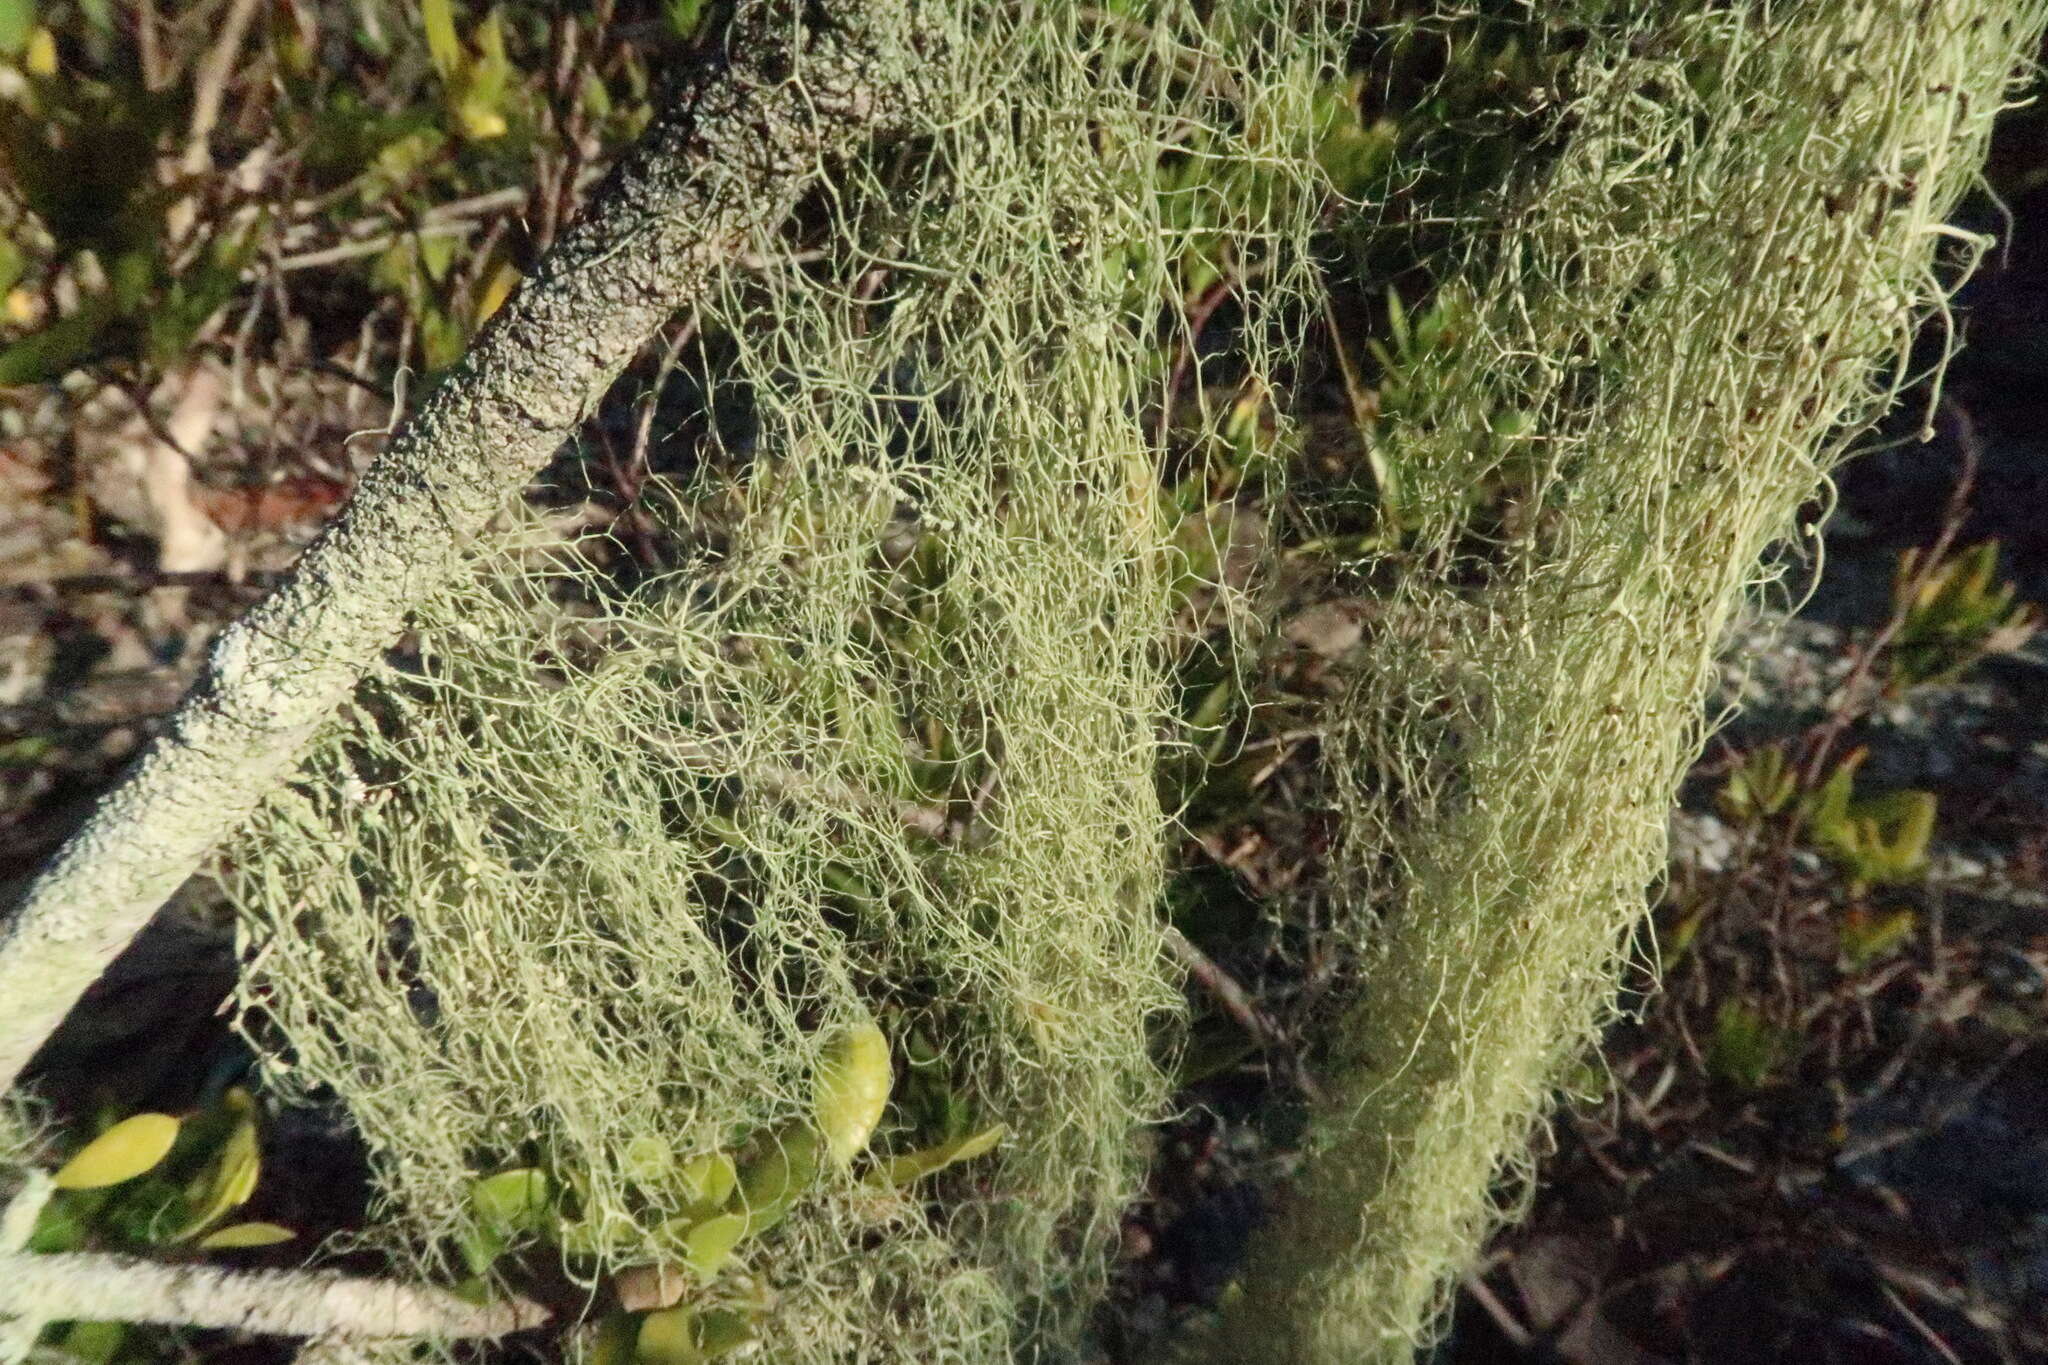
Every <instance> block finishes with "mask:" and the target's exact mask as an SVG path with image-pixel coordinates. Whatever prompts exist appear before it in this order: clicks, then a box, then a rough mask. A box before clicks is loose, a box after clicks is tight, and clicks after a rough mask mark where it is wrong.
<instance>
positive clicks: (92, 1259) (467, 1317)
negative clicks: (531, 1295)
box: [0, 1251, 548, 1340]
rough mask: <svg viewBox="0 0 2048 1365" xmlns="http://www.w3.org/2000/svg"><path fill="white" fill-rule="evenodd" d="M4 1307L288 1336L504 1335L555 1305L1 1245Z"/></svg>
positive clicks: (60, 1316)
mask: <svg viewBox="0 0 2048 1365" xmlns="http://www.w3.org/2000/svg"><path fill="white" fill-rule="evenodd" d="M0 1312H5V1313H22V1314H31V1313H33V1314H40V1315H42V1316H43V1317H45V1318H47V1319H49V1320H50V1321H52V1322H66V1321H71V1320H75V1319H90V1320H92V1321H95V1322H149V1323H162V1324H165V1325H168V1326H189V1327H226V1328H235V1329H239V1330H242V1331H245V1332H274V1333H277V1334H279V1335H283V1336H325V1337H359V1338H369V1339H372V1340H376V1339H382V1338H386V1337H392V1336H439V1337H500V1336H504V1335H505V1334H506V1333H507V1332H519V1331H524V1330H525V1329H527V1328H529V1327H538V1326H540V1325H541V1324H542V1323H544V1322H546V1321H547V1320H548V1312H547V1310H546V1309H544V1308H542V1307H541V1306H540V1305H538V1304H535V1303H531V1302H529V1301H527V1300H525V1299H511V1300H508V1301H505V1302H500V1303H487V1304H477V1303H471V1302H470V1301H469V1300H467V1299H462V1298H457V1297H456V1296H455V1295H453V1294H451V1293H449V1292H448V1291H447V1290H445V1289H422V1288H416V1287H414V1286H412V1285H404V1284H395V1283H393V1282H392V1281H389V1280H370V1279H362V1278H359V1277H356V1276H352V1275H338V1274H335V1273H333V1272H331V1271H319V1270H245V1271H233V1270H222V1269H221V1268H220V1267H218V1266H208V1265H160V1264H158V1263H156V1262H154V1261H144V1260H138V1259H136V1258H135V1257H133V1256H108V1255H103V1254H100V1253H97V1252H83V1251H80V1252H64V1253H61V1254H57V1255H51V1256H37V1255H34V1254H31V1253H25V1252H0Z"/></svg>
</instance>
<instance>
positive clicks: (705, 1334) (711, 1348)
mask: <svg viewBox="0 0 2048 1365" xmlns="http://www.w3.org/2000/svg"><path fill="white" fill-rule="evenodd" d="M753 1339H754V1320H753V1319H752V1318H751V1317H750V1316H748V1315H747V1314H745V1313H741V1312H737V1311H735V1310H734V1309H730V1308H714V1309H712V1310H711V1311H710V1312H708V1313H706V1314H704V1315H703V1316H702V1317H700V1318H698V1319H697V1349H698V1350H700V1351H702V1352H703V1353H704V1358H705V1359H706V1360H716V1359H718V1358H719V1357H720V1356H724V1355H730V1354H731V1353H732V1352H734V1351H737V1350H738V1349H739V1348H740V1347H742V1346H744V1345H746V1344H747V1343H748V1342H750V1341H752V1340H753Z"/></svg>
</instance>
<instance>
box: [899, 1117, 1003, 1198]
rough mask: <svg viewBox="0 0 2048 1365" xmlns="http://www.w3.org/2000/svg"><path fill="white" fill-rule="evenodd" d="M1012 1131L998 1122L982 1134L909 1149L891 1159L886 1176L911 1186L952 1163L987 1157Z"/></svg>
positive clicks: (973, 1134)
mask: <svg viewBox="0 0 2048 1365" xmlns="http://www.w3.org/2000/svg"><path fill="white" fill-rule="evenodd" d="M1009 1132H1010V1130H1009V1128H1008V1127H1006V1126H1005V1125H1003V1124H1000V1123H998V1124H996V1125H995V1126H994V1127H992V1128H984V1129H982V1130H981V1131H980V1132H978V1133H972V1134H969V1135H968V1136H967V1137H964V1138H955V1139H954V1140H953V1141H951V1142H942V1143H940V1144H939V1145H938V1146H936V1147H925V1148H922V1149H920V1150H918V1151H915V1152H905V1153H904V1154H903V1155H902V1156H899V1157H892V1158H890V1160H889V1162H888V1164H887V1165H885V1166H882V1167H881V1168H880V1171H881V1174H882V1178H883V1179H884V1180H886V1181H887V1182H888V1183H889V1184H891V1185H908V1184H909V1183H910V1182H911V1181H913V1180H922V1179H923V1178H924V1177H925V1176H928V1175H931V1174H933V1173H934V1172H937V1171H943V1170H945V1169H946V1167H948V1166H952V1165H957V1164H958V1163H960V1162H962V1161H972V1160H974V1158H976V1157H978V1156H986V1155H987V1154H988V1153H990V1152H993V1151H994V1150H995V1149H996V1148H997V1146H999V1145H1000V1144H1001V1143H1002V1140H1003V1139H1004V1138H1005V1137H1007V1136H1009Z"/></svg>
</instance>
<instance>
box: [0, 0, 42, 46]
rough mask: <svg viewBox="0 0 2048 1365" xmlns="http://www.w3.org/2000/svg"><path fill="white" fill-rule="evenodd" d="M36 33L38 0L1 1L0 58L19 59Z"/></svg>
mask: <svg viewBox="0 0 2048 1365" xmlns="http://www.w3.org/2000/svg"><path fill="white" fill-rule="evenodd" d="M35 31H36V0H0V57H19V56H20V55H21V53H22V49H24V48H26V47H27V46H28V40H29V35H30V34H32V33H34V32H35Z"/></svg>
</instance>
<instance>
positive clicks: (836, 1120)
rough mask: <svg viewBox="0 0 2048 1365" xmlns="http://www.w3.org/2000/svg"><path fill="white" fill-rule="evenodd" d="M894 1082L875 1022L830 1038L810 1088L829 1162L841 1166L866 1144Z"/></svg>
mask: <svg viewBox="0 0 2048 1365" xmlns="http://www.w3.org/2000/svg"><path fill="white" fill-rule="evenodd" d="M894 1081H895V1073H894V1071H893V1070H891V1068H890V1064H889V1039H888V1038H887V1036H885V1035H884V1034H883V1032H882V1030H881V1029H880V1028H879V1027H877V1026H876V1024H875V1021H874V1020H872V1019H863V1020H861V1021H860V1022H859V1023H857V1024H854V1025H852V1026H850V1027H847V1028H844V1029H842V1030H840V1031H839V1033H838V1034H837V1035H835V1036H834V1038H833V1040H832V1042H831V1043H830V1044H829V1045H828V1046H827V1048H826V1049H825V1057H824V1060H823V1062H822V1063H821V1064H820V1065H819V1067H818V1073H817V1077H816V1079H815V1081H814V1083H813V1087H812V1113H813V1115H814V1116H815V1118H816V1120H817V1124H818V1130H819V1131H820V1132H821V1133H823V1134H824V1137H825V1150H826V1153H827V1154H828V1155H829V1156H830V1157H831V1158H832V1160H833V1161H835V1162H837V1163H838V1164H839V1165H841V1166H844V1165H845V1164H846V1163H847V1162H849V1161H851V1160H853V1158H854V1156H855V1155H856V1154H857V1153H859V1152H860V1151H861V1150H862V1149H863V1148H865V1147H866V1146H867V1145H868V1138H869V1136H870V1135H871V1134H873V1132H874V1131H875V1125H876V1124H877V1123H879V1122H881V1118H882V1110H883V1109H884V1108H885V1107H887V1105H888V1103H889V1090H890V1088H891V1086H892V1085H893V1083H894Z"/></svg>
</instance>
